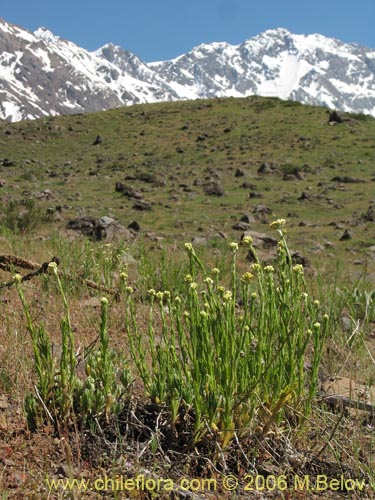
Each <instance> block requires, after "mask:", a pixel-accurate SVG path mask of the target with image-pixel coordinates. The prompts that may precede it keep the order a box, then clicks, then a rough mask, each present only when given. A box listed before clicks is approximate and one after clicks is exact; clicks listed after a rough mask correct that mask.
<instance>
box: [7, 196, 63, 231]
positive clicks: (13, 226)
mask: <svg viewBox="0 0 375 500" xmlns="http://www.w3.org/2000/svg"><path fill="white" fill-rule="evenodd" d="M2 211H3V213H2V216H1V218H0V225H1V226H3V227H5V228H7V229H9V230H10V231H12V232H16V233H22V234H24V233H27V232H30V231H34V230H35V229H37V228H38V227H40V226H42V225H43V224H45V223H46V222H50V221H51V220H53V216H54V215H53V213H52V212H49V211H47V212H45V211H44V210H43V209H42V208H40V207H38V206H37V205H36V203H35V200H33V199H32V198H24V199H23V200H10V201H8V202H7V203H6V204H5V206H4V207H3V210H2Z"/></svg>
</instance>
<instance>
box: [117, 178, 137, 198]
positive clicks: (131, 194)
mask: <svg viewBox="0 0 375 500" xmlns="http://www.w3.org/2000/svg"><path fill="white" fill-rule="evenodd" d="M115 191H116V192H117V193H122V194H123V195H124V196H126V197H127V198H133V199H135V200H141V199H142V198H143V194H142V193H140V192H139V191H136V190H135V189H134V187H133V186H129V185H127V184H123V183H122V182H116V185H115Z"/></svg>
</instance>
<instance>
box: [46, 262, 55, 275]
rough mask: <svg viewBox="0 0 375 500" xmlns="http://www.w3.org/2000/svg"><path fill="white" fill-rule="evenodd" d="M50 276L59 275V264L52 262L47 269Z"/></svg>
mask: <svg viewBox="0 0 375 500" xmlns="http://www.w3.org/2000/svg"><path fill="white" fill-rule="evenodd" d="M47 271H48V274H57V264H56V262H50V263H49V264H48V268H47Z"/></svg>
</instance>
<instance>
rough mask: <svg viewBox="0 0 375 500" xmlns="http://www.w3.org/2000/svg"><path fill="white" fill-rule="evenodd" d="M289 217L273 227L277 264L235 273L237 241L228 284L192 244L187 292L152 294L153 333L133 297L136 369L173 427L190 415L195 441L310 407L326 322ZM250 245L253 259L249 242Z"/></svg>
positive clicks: (224, 437) (265, 425)
mask: <svg viewBox="0 0 375 500" xmlns="http://www.w3.org/2000/svg"><path fill="white" fill-rule="evenodd" d="M284 222H285V221H277V222H276V224H274V226H275V225H276V226H277V227H278V232H279V235H280V241H279V246H278V258H277V262H275V265H274V266H265V267H263V266H262V265H261V264H260V263H259V261H257V262H255V263H254V264H253V265H252V266H251V269H250V270H249V271H248V272H245V273H244V274H243V275H242V276H238V273H237V265H236V259H237V254H238V250H239V249H238V245H237V243H231V245H230V247H231V251H232V273H231V281H230V284H229V286H228V287H225V286H223V284H221V282H220V280H219V276H220V270H219V269H216V268H215V269H212V270H211V271H207V270H206V269H205V266H204V264H203V263H202V262H201V260H200V259H199V257H198V256H197V254H196V253H195V251H194V248H193V247H192V245H191V244H186V249H187V252H188V256H189V273H188V274H186V276H185V279H184V282H185V290H184V293H182V294H181V295H177V296H176V295H175V294H174V293H172V292H171V291H169V290H165V291H155V290H153V289H152V290H150V291H149V295H150V300H151V306H150V314H149V324H148V333H147V334H146V333H145V332H142V331H140V329H139V327H138V323H137V319H136V312H135V305H134V303H133V302H132V301H131V299H130V300H129V302H128V314H127V321H126V327H127V331H128V334H129V339H130V345H131V352H132V356H133V359H134V361H135V364H136V366H137V369H138V373H139V375H140V377H141V378H142V380H143V383H144V385H145V388H146V390H147V392H148V393H149V394H150V396H151V398H152V400H153V401H154V403H157V404H166V405H167V406H168V408H169V411H170V416H171V422H172V427H174V428H175V429H176V428H177V427H178V425H179V424H181V421H182V420H183V419H184V418H185V419H186V415H189V416H190V419H191V422H192V429H191V439H190V443H191V446H194V445H195V444H196V443H198V442H199V441H201V440H202V439H203V437H204V436H205V435H206V434H207V432H208V431H210V432H211V433H213V434H216V435H217V437H218V442H220V445H221V446H222V447H223V448H224V447H225V446H227V445H228V443H229V442H230V441H231V440H232V438H233V436H234V434H235V433H237V435H241V434H243V433H246V432H248V431H249V430H251V429H253V430H254V429H258V430H260V432H261V433H262V434H263V435H266V434H267V433H268V432H269V430H270V429H271V428H272V427H273V425H275V424H277V423H279V422H280V421H281V420H282V419H283V418H284V417H285V415H286V413H287V411H293V410H295V412H296V414H297V415H303V416H307V415H308V414H309V413H310V411H311V404H312V400H313V397H314V395H315V391H316V388H317V382H318V379H317V376H318V367H319V362H320V359H321V355H322V348H323V342H324V339H325V337H326V335H327V330H328V327H329V321H328V316H327V315H325V314H323V311H322V310H321V307H320V304H319V302H318V301H314V300H313V299H312V297H311V296H310V295H308V293H307V292H306V285H305V280H304V275H303V268H302V266H301V265H296V266H293V264H292V260H291V257H290V254H289V250H288V247H287V244H286V241H285V237H284V232H283V230H282V229H281V226H282V224H283V223H284ZM244 243H245V244H246V243H247V244H248V245H249V246H250V248H251V250H252V252H253V254H254V255H255V256H256V251H255V249H254V248H253V247H252V244H251V241H250V240H249V239H247V240H246V239H245V240H244ZM158 318H159V319H158ZM159 323H160V326H159ZM149 357H150V358H151V362H150V363H149V362H148V358H149ZM308 358H309V359H308ZM308 360H309V362H310V366H311V368H310V369H309V370H308V369H306V362H307V361H308ZM184 415H185V417H184Z"/></svg>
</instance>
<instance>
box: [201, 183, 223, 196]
mask: <svg viewBox="0 0 375 500" xmlns="http://www.w3.org/2000/svg"><path fill="white" fill-rule="evenodd" d="M204 194H206V195H208V196H224V189H223V188H222V186H221V184H220V183H219V182H210V183H209V184H207V185H206V186H205V187H204Z"/></svg>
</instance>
